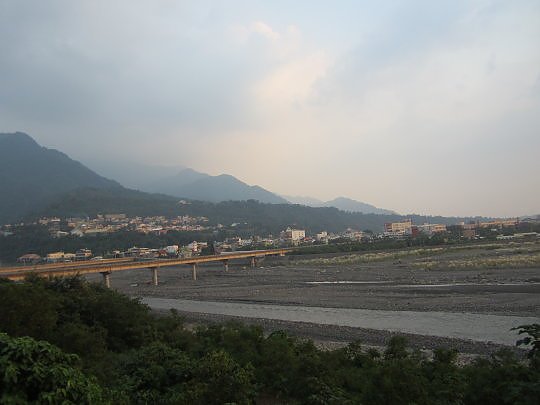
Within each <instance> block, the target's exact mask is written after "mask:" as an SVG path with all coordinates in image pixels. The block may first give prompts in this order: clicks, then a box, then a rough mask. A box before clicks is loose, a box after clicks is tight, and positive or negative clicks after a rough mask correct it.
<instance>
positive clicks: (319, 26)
mask: <svg viewBox="0 0 540 405" xmlns="http://www.w3.org/2000/svg"><path fill="white" fill-rule="evenodd" d="M15 130H19V131H24V132H27V133H28V134H30V135H31V136H33V137H34V138H35V139H36V140H37V141H38V142H39V143H41V144H42V145H44V146H47V147H54V148H57V149H60V150H62V151H64V152H66V153H68V154H69V155H70V156H72V157H73V158H76V159H78V160H82V161H87V162H88V161H92V160H95V159H96V158H100V159H121V160H134V161H139V162H142V163H146V164H155V165H179V164H183V165H186V166H189V167H193V168H194V169H196V170H200V171H204V172H208V173H210V174H220V173H229V174H232V175H234V176H237V177H238V178H240V179H242V180H244V181H246V182H248V183H250V184H259V185H261V186H263V187H265V188H267V189H269V190H271V191H274V192H277V193H281V194H288V195H309V196H313V197H317V198H321V199H331V198H334V197H336V196H340V195H343V196H348V197H351V198H355V199H358V200H361V201H364V202H368V203H372V204H375V205H377V206H379V207H383V208H388V209H393V210H396V211H398V212H401V213H411V212H416V213H421V214H443V215H477V214H478V215H493V216H513V215H523V214H533V213H534V214H536V213H540V1H538V0H531V1H526V0H523V1H521V0H512V1H506V0H501V1H490V0H482V1H473V0H467V1H460V0H449V1H442V0H441V1H433V0H426V1H414V0H404V1H398V0H394V1H376V2H375V1H304V2H302V1H276V0H272V1H270V0H269V1H265V2H259V1H253V0H250V1H232V0H230V1H201V0H198V1H173V0H152V1H150V0H148V1H142V0H140V1H138V0H125V1H115V0H104V1H96V0H92V1H90V0H89V1H82V0H78V1H71V0H65V1H54V0H51V1H42V0H35V1H24V0H12V1H11V0H0V132H10V131H15ZM94 169H96V168H94Z"/></svg>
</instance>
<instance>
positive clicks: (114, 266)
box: [0, 249, 292, 287]
mask: <svg viewBox="0 0 540 405" xmlns="http://www.w3.org/2000/svg"><path fill="white" fill-rule="evenodd" d="M291 251H292V249H271V250H251V251H237V252H227V253H222V254H220V255H212V256H196V257H189V258H182V259H158V260H140V259H138V260H136V259H133V258H124V259H110V260H95V261H92V260H89V261H81V262H71V263H58V264H43V265H35V266H18V267H3V268H0V277H4V278H7V279H10V280H14V281H17V280H24V279H25V278H26V277H27V276H28V275H29V274H35V275H37V276H39V277H64V276H73V275H78V274H90V273H101V275H102V276H103V283H104V284H105V285H106V286H107V287H110V285H111V281H110V276H111V274H112V273H114V272H116V271H124V270H135V269H149V270H150V271H151V272H152V283H153V284H154V285H158V269H159V268H160V267H171V266H181V265H189V266H191V270H192V276H193V280H197V265H198V264H199V263H212V262H221V263H223V267H224V269H225V271H228V270H229V260H237V259H248V260H249V263H250V265H251V267H255V266H256V264H257V259H259V258H262V257H266V256H285V254H286V253H288V252H291Z"/></svg>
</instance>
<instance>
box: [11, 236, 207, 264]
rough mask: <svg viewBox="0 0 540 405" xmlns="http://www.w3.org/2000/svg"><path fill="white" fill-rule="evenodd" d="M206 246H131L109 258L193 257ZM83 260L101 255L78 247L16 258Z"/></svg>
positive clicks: (30, 260) (28, 261)
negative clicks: (65, 250)
mask: <svg viewBox="0 0 540 405" xmlns="http://www.w3.org/2000/svg"><path fill="white" fill-rule="evenodd" d="M206 247H208V243H206V242H196V241H194V242H191V243H190V244H188V245H186V246H179V245H171V246H165V247H162V248H159V249H151V248H147V247H136V246H134V247H131V248H129V249H127V250H126V251H120V250H114V251H113V252H111V255H110V257H111V258H123V257H132V258H141V259H159V258H172V257H186V258H187V257H193V256H198V255H200V254H201V252H202V250H203V249H204V248H206ZM84 260H103V256H94V255H93V254H92V251H91V250H90V249H79V250H77V251H76V252H75V253H66V252H51V253H47V254H46V255H45V256H43V257H42V256H40V255H38V254H35V253H28V254H25V255H23V256H21V257H19V258H18V259H17V262H18V263H21V264H36V263H65V262H75V261H84Z"/></svg>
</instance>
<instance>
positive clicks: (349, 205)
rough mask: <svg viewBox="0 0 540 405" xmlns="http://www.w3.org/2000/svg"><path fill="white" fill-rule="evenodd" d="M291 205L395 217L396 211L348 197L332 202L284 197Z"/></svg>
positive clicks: (335, 199)
mask: <svg viewBox="0 0 540 405" xmlns="http://www.w3.org/2000/svg"><path fill="white" fill-rule="evenodd" d="M283 197H284V198H286V199H287V201H289V202H290V203H291V204H300V205H306V206H308V207H334V208H337V209H340V210H342V211H348V212H361V213H364V214H381V215H394V214H396V213H395V212H394V211H390V210H385V209H382V208H378V207H375V206H374V205H371V204H367V203H363V202H361V201H356V200H353V199H351V198H347V197H337V198H334V199H333V200H330V201H322V200H318V199H317V198H312V197H295V196H283Z"/></svg>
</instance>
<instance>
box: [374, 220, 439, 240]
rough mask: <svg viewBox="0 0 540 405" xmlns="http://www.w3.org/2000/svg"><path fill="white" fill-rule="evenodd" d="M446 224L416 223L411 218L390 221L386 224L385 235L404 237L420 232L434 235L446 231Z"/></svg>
mask: <svg viewBox="0 0 540 405" xmlns="http://www.w3.org/2000/svg"><path fill="white" fill-rule="evenodd" d="M446 230H447V229H446V225H444V224H428V223H424V224H422V225H414V224H413V222H412V220H411V219H406V220H404V221H399V222H388V223H386V224H384V232H383V234H382V236H384V237H403V236H418V235H420V234H424V235H428V236H432V235H434V234H436V233H441V232H446Z"/></svg>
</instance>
